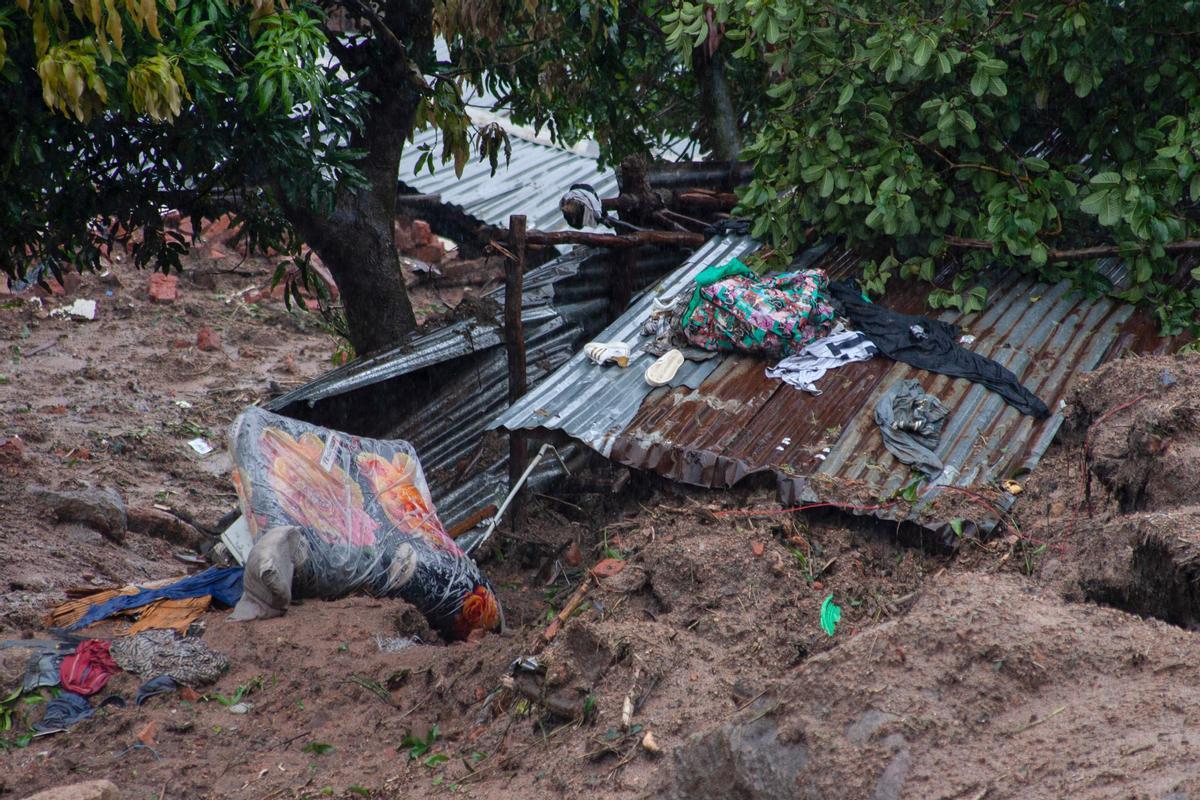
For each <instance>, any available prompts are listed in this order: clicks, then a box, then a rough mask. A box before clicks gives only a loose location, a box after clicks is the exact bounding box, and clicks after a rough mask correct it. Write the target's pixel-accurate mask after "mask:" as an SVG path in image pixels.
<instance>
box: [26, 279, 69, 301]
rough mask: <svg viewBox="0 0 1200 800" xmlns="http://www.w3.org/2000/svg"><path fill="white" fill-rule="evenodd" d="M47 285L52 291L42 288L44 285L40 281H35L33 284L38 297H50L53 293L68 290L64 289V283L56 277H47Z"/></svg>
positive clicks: (62, 293)
mask: <svg viewBox="0 0 1200 800" xmlns="http://www.w3.org/2000/svg"><path fill="white" fill-rule="evenodd" d="M46 285H47V286H49V287H50V291H48V292H47V291H46V290H45V289H43V288H42V285H41V284H40V283H35V284H34V285H33V293H34V295H35V296H37V297H50V296H51V295H64V294H66V290H65V289H63V285H62V284H61V283H59V282H58V281H56V280H54V278H46Z"/></svg>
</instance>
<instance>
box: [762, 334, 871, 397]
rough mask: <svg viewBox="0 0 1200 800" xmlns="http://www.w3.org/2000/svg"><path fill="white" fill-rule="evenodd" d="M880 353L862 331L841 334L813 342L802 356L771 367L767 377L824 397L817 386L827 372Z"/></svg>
mask: <svg viewBox="0 0 1200 800" xmlns="http://www.w3.org/2000/svg"><path fill="white" fill-rule="evenodd" d="M878 352H879V350H878V348H876V347H875V345H874V343H873V342H871V341H870V340H869V339H868V338H867V337H866V336H865V335H863V334H862V333H860V332H859V331H841V332H839V333H834V334H833V335H831V336H826V337H825V338H824V339H818V340H816V341H815V342H810V343H809V344H807V345H805V346H804V349H803V350H801V351H800V352H799V353H795V354H794V355H790V356H788V357H787V358H785V359H784V360H783V361H780V362H779V363H778V364H776V365H775V366H773V367H769V368H768V369H767V377H768V378H779V379H780V380H782V381H783V382H784V383H788V384H791V385H792V386H795V387H796V388H797V389H803V390H804V391H806V392H809V393H810V394H820V393H821V390H820V389H818V388H817V385H816V384H817V381H819V380H821V378H823V377H825V373H826V372H828V371H829V370H831V369H836V368H837V367H840V366H842V365H844V364H852V363H854V362H855V361H867V360H869V359H871V358H874V357H875V354H876V353H878Z"/></svg>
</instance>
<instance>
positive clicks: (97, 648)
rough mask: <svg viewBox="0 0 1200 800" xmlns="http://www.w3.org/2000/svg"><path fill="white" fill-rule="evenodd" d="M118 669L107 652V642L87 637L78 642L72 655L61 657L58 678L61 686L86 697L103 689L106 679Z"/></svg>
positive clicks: (119, 669)
mask: <svg viewBox="0 0 1200 800" xmlns="http://www.w3.org/2000/svg"><path fill="white" fill-rule="evenodd" d="M120 671H121V668H120V667H118V666H117V662H115V661H113V659H112V656H110V655H109V654H108V642H106V641H104V640H102V639H88V640H87V641H86V642H80V644H79V647H77V648H75V653H74V654H73V655H69V656H67V657H66V658H64V659H63V662H62V667H61V669H60V671H59V679H60V680H61V682H62V688H64V689H66V690H67V691H68V692H75V693H76V694H81V695H84V696H85V697H86V696H87V695H89V694H95V693H96V692H98V691H100V690H101V689H103V688H104V684H106V683H108V679H109V678H110V677H112V676H113V675H114V674H115V673H117V672H120Z"/></svg>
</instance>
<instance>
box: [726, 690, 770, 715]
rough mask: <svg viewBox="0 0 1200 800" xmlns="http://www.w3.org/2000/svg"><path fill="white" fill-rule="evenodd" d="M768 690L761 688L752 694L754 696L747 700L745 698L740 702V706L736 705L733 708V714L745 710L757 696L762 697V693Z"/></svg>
mask: <svg viewBox="0 0 1200 800" xmlns="http://www.w3.org/2000/svg"><path fill="white" fill-rule="evenodd" d="M768 691H770V690H769V689H763V690H762V691H761V692H759V693H758V694H756V695H754V697H751V698H750V699H749V700H747V701H746V702H744V703H742V704H741V705H740V706H737V707H736V708H734V709H733V713H734V714H737V713H739V712H741V711H745V710H746V709H747V708H749V707H750V706H751V705H753V704H754V702H755V701H756V700H758V698H760V697H762V696H763V695H764V694H766V693H767V692H768ZM731 716H732V715H731Z"/></svg>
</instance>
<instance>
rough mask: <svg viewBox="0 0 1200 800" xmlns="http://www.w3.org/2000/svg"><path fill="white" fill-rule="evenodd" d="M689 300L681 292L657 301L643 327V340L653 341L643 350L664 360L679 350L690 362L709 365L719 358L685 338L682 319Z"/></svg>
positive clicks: (644, 345)
mask: <svg viewBox="0 0 1200 800" xmlns="http://www.w3.org/2000/svg"><path fill="white" fill-rule="evenodd" d="M690 300H691V295H690V294H688V293H686V292H680V293H679V294H678V295H676V296H675V297H673V298H670V299H668V300H661V299H656V300H655V301H654V308H653V309H652V310H651V311H650V316H649V317H647V318H646V321H645V322H644V323H642V336H647V337H650V341H648V342H646V343H644V344H643V345H642V350H644V351H646V352H647V353H650V354H651V355H653V356H664V355H666V354H667V353H669V352H671V351H672V350H678V351H679V352H681V353H683V357H684V358H686V359H687V360H688V361H707V360H709V359H710V358H716V357H717V354H716V353H714V352H713V351H712V350H702V349H701V348H699V347H693V346H692V343H691V342H689V341H688V340H687V339H686V338H684V335H683V315H684V312H685V311H687V309H688V306H689V302H690Z"/></svg>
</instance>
